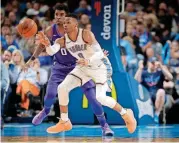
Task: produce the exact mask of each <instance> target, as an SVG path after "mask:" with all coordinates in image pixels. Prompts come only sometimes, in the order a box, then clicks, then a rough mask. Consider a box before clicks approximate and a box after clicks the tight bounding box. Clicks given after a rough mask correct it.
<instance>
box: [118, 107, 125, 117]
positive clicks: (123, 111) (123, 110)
mask: <svg viewBox="0 0 179 143" xmlns="http://www.w3.org/2000/svg"><path fill="white" fill-rule="evenodd" d="M119 113H120V114H121V116H123V115H125V114H126V113H127V110H126V109H124V108H122V109H121V111H120V112H119Z"/></svg>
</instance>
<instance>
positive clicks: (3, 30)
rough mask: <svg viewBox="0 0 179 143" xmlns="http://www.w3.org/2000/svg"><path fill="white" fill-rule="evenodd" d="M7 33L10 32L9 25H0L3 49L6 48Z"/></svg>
mask: <svg viewBox="0 0 179 143" xmlns="http://www.w3.org/2000/svg"><path fill="white" fill-rule="evenodd" d="M8 34H11V29H10V27H9V26H8V25H3V26H2V27H1V36H0V37H1V44H2V49H3V50H6V48H7V42H6V39H5V36H6V35H8Z"/></svg>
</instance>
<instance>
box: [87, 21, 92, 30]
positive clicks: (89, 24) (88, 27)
mask: <svg viewBox="0 0 179 143" xmlns="http://www.w3.org/2000/svg"><path fill="white" fill-rule="evenodd" d="M91 28H92V25H91V23H87V24H86V25H85V29H87V30H89V31H91Z"/></svg>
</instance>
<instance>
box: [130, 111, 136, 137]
mask: <svg viewBox="0 0 179 143" xmlns="http://www.w3.org/2000/svg"><path fill="white" fill-rule="evenodd" d="M128 111H129V112H130V113H131V115H132V117H133V120H134V125H135V129H134V131H132V132H130V131H129V133H131V134H132V133H134V132H135V130H136V127H137V121H136V119H135V117H134V113H133V111H132V110H131V109H128Z"/></svg>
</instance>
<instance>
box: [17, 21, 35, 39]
mask: <svg viewBox="0 0 179 143" xmlns="http://www.w3.org/2000/svg"><path fill="white" fill-rule="evenodd" d="M16 28H17V31H18V33H19V34H20V35H21V36H22V37H24V38H31V37H33V36H34V35H35V34H36V33H37V24H36V23H35V22H34V21H33V20H32V19H30V18H25V19H23V20H21V21H20V23H19V24H18V25H17V27H16Z"/></svg>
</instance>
